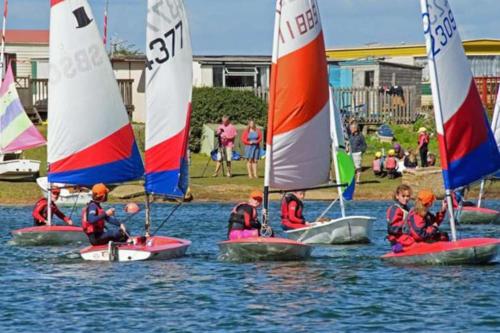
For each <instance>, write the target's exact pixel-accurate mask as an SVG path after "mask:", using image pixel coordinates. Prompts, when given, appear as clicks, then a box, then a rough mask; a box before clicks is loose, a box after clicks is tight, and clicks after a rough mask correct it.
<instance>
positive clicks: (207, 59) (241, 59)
mask: <svg viewBox="0 0 500 333" xmlns="http://www.w3.org/2000/svg"><path fill="white" fill-rule="evenodd" d="M193 59H194V61H196V62H199V63H200V64H231V65H236V64H246V65H248V64H249V63H253V64H264V65H270V64H271V60H272V58H271V56H259V55H257V56H255V55H249V56H244V55H236V56H235V55H209V56H194V57H193Z"/></svg>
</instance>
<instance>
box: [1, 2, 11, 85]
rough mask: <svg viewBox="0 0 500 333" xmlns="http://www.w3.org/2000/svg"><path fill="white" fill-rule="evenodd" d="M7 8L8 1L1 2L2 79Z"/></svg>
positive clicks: (2, 73)
mask: <svg viewBox="0 0 500 333" xmlns="http://www.w3.org/2000/svg"><path fill="white" fill-rule="evenodd" d="M8 8H9V0H4V1H3V19H2V46H1V50H0V65H1V66H2V68H1V71H2V72H1V73H0V75H1V77H2V79H3V76H4V73H5V59H4V58H5V34H6V32H5V29H6V26H7V14H8Z"/></svg>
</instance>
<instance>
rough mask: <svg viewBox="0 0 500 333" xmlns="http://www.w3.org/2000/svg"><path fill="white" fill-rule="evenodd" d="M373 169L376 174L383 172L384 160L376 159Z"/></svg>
mask: <svg viewBox="0 0 500 333" xmlns="http://www.w3.org/2000/svg"><path fill="white" fill-rule="evenodd" d="M372 169H373V171H374V172H380V171H382V160H381V159H380V158H377V159H374V160H373V162H372Z"/></svg>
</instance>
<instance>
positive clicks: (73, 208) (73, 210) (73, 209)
mask: <svg viewBox="0 0 500 333" xmlns="http://www.w3.org/2000/svg"><path fill="white" fill-rule="evenodd" d="M78 199H80V192H79V193H78V196H77V197H76V199H75V203H74V204H73V207H72V208H71V212H70V213H69V219H70V220H71V217H72V216H73V213H74V212H75V208H76V204H77V203H78Z"/></svg>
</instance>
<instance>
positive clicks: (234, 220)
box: [228, 202, 260, 231]
mask: <svg viewBox="0 0 500 333" xmlns="http://www.w3.org/2000/svg"><path fill="white" fill-rule="evenodd" d="M245 215H246V216H248V217H249V221H250V225H247V224H246V223H245ZM233 229H234V230H243V229H260V223H259V221H258V219H257V209H255V207H253V206H252V205H250V204H249V203H248V202H241V203H239V204H237V205H236V206H235V207H234V208H233V210H232V211H231V215H230V216H229V226H228V230H229V231H231V230H233Z"/></svg>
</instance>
